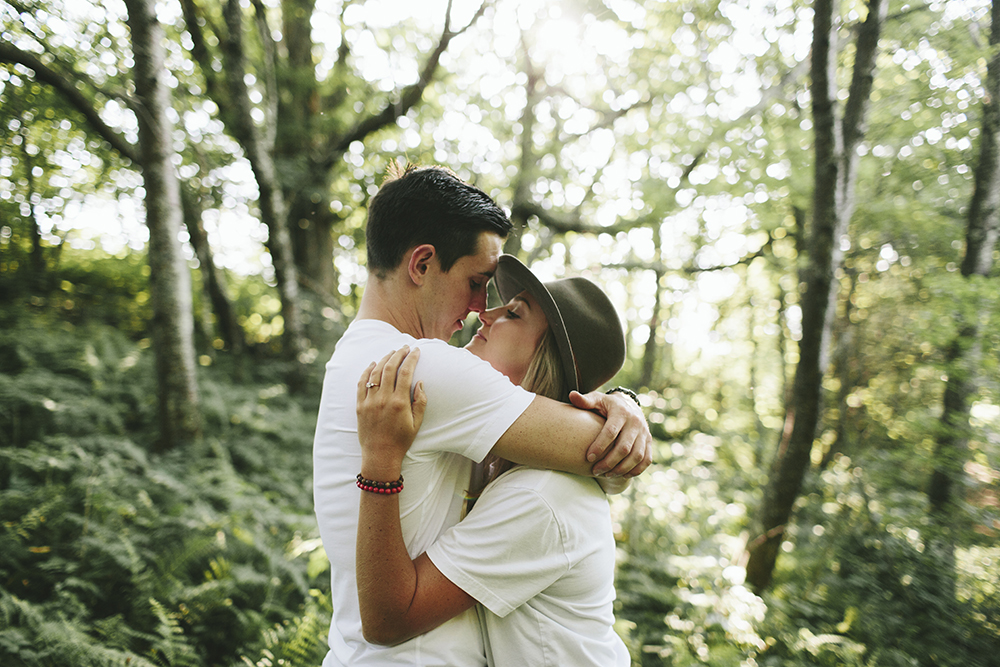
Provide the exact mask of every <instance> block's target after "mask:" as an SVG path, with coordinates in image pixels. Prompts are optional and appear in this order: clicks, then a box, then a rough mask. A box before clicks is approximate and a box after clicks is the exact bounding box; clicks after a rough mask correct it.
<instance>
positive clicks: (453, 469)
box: [313, 320, 535, 667]
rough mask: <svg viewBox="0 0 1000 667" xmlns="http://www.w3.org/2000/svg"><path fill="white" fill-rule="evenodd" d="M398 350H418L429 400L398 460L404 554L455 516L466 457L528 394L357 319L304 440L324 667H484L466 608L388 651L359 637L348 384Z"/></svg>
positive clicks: (477, 362)
mask: <svg viewBox="0 0 1000 667" xmlns="http://www.w3.org/2000/svg"><path fill="white" fill-rule="evenodd" d="M403 345H409V346H411V347H420V363H419V364H418V365H417V370H416V373H415V379H414V383H416V381H418V380H419V381H422V382H423V384H424V391H425V392H426V394H427V399H428V404H427V410H426V412H425V413H424V420H423V424H422V425H421V427H420V431H419V433H418V434H417V438H416V440H415V441H414V443H413V446H412V447H411V448H410V451H409V453H408V454H407V455H406V459H405V460H404V461H403V478H404V480H405V481H404V485H403V491H402V493H400V494H399V508H400V520H401V523H402V528H403V540H404V542H405V544H406V548H407V551H408V552H409V554H410V557H411V558H415V557H416V556H419V555H420V554H421V553H423V552H424V551H425V550H426V549H427V547H429V546H430V545H431V544H432V543H433V542H434V540H435V539H437V538H438V537H439V536H440V535H441V533H443V532H444V531H445V530H446V529H447V528H449V527H450V526H452V525H454V524H455V523H457V522H458V520H459V518H460V517H461V512H462V506H463V502H464V499H465V491H466V490H467V489H468V486H469V472H470V470H471V466H472V461H476V462H479V461H481V460H482V459H483V458H484V457H485V456H486V454H487V453H489V451H490V449H492V448H493V445H494V444H495V443H496V441H497V440H498V439H499V438H500V436H501V435H503V433H504V432H505V431H506V430H507V429H508V428H509V427H510V425H511V424H513V423H514V421H515V420H516V419H517V418H518V417H519V416H520V415H521V413H523V412H524V410H525V409H526V408H527V407H528V405H529V404H530V403H531V401H532V400H533V399H534V397H535V396H534V394H531V393H529V392H527V391H525V390H524V389H523V388H521V387H518V386H515V385H514V384H512V383H511V382H510V381H509V380H508V379H507V378H506V377H504V376H503V375H502V374H501V373H499V372H497V371H496V370H494V369H493V367H492V366H490V365H489V364H488V363H486V362H484V361H482V360H481V359H479V358H478V357H476V356H475V355H473V354H470V353H469V352H467V351H465V350H462V349H459V348H456V347H452V346H451V345H448V344H447V343H445V342H444V341H440V340H432V339H420V340H417V339H415V338H413V337H412V336H409V335H406V334H403V333H400V332H399V331H398V330H396V329H395V328H394V327H393V326H392V325H390V324H387V323H386V322H382V321H378V320H356V321H354V322H353V323H352V324H351V325H350V326H349V327H348V329H347V331H346V332H345V333H344V336H343V337H342V338H341V339H340V341H339V342H338V343H337V347H336V350H335V352H334V353H333V356H332V357H331V359H330V361H329V362H328V363H327V365H326V377H325V379H324V381H323V396H322V399H321V401H320V407H319V416H318V420H317V424H316V437H315V440H314V443H313V498H314V502H315V506H316V518H317V521H318V523H319V532H320V537H321V538H322V539H323V546H324V548H325V549H326V553H327V556H328V557H329V559H330V564H331V582H332V595H333V621H332V623H331V625H330V638H329V642H330V651H329V652H328V653H327V656H326V659H325V660H324V661H323V665H324V667H333V666H340V665H344V666H348V665H350V666H353V665H410V666H412V665H416V666H421V667H432V666H436V665H442V666H444V665H448V666H450V667H465V666H466V665H470V666H471V665H477V666H481V665H483V664H484V662H485V659H484V648H483V642H482V634H481V632H480V628H479V623H478V620H477V618H476V614H475V611H474V610H469V611H467V612H465V613H464V614H461V615H459V616H457V617H455V618H453V619H451V620H450V621H448V622H446V623H444V624H443V625H441V626H439V627H437V628H435V629H434V630H432V631H430V632H428V633H426V634H424V635H421V636H419V637H415V638H413V639H411V640H409V641H406V642H403V643H402V644H400V645H398V646H394V647H381V646H375V645H373V644H369V643H367V642H365V641H364V638H363V636H362V633H361V612H360V610H359V608H358V589H357V579H356V576H355V548H356V543H357V532H358V500H359V495H360V494H361V493H362V491H361V490H360V489H358V488H357V486H356V485H355V482H356V478H357V474H358V473H359V472H360V471H361V446H360V444H359V443H358V432H357V428H358V426H357V412H356V410H357V383H358V378H360V377H361V373H362V371H364V369H365V368H366V367H367V366H368V365H369V364H370V363H371V362H373V361H378V360H379V359H381V358H382V357H383V356H385V354H387V353H388V352H390V351H392V350H396V349H399V348H400V347H402V346H403Z"/></svg>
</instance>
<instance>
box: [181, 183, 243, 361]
mask: <svg viewBox="0 0 1000 667" xmlns="http://www.w3.org/2000/svg"><path fill="white" fill-rule="evenodd" d="M181 202H182V206H183V211H184V226H185V227H186V228H187V230H188V236H190V237H191V246H192V247H193V248H194V252H195V255H196V256H197V257H198V263H199V264H200V265H201V276H202V278H201V280H202V284H203V287H204V290H205V296H206V297H207V298H208V301H209V303H211V304H212V312H213V313H214V314H215V320H216V321H215V329H216V331H217V332H218V335H219V337H220V338H222V341H223V343H224V345H225V346H226V347H227V348H229V350H230V352H232V353H233V356H235V357H240V356H241V355H242V354H243V353H244V352H245V350H246V338H245V336H244V334H243V328H242V327H241V326H240V325H239V323H238V322H237V321H236V313H235V311H234V310H233V304H232V302H231V301H230V300H229V296H228V295H227V294H226V277H225V275H224V274H223V273H222V272H221V271H220V270H219V268H218V267H217V266H215V261H214V259H213V256H212V247H211V246H210V245H209V243H208V234H206V233H205V226H204V225H203V224H202V222H201V206H200V204H199V203H198V195H197V194H195V193H194V192H191V191H190V190H182V191H181Z"/></svg>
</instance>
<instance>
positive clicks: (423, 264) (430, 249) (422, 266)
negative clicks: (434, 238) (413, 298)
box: [407, 243, 437, 285]
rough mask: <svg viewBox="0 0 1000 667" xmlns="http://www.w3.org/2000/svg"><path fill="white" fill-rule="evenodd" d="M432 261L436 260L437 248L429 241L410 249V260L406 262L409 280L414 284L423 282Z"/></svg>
mask: <svg viewBox="0 0 1000 667" xmlns="http://www.w3.org/2000/svg"><path fill="white" fill-rule="evenodd" d="M433 261H437V250H435V248H434V246H432V245H431V244H429V243H425V244H423V245H418V246H417V247H416V248H414V249H413V250H411V251H410V261H409V264H407V271H408V272H409V274H410V280H412V281H413V283H414V284H415V285H423V284H424V277H425V276H426V275H427V271H428V270H430V267H431V262H433Z"/></svg>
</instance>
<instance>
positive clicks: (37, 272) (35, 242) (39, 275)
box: [21, 117, 46, 289]
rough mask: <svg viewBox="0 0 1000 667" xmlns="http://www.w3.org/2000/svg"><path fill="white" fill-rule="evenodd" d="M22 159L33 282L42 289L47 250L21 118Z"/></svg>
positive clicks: (32, 166)
mask: <svg viewBox="0 0 1000 667" xmlns="http://www.w3.org/2000/svg"><path fill="white" fill-rule="evenodd" d="M21 159H22V160H23V161H24V176H25V179H27V181H28V210H30V211H31V214H30V216H29V217H30V219H29V220H28V226H29V227H30V235H31V282H32V283H33V284H34V286H35V288H37V289H41V288H42V286H43V285H44V284H45V282H46V281H45V254H44V252H45V248H44V247H43V246H42V230H41V228H40V227H39V226H38V210H37V209H36V208H35V204H34V202H35V173H34V168H35V167H34V160H33V158H32V156H31V153H29V152H28V130H27V124H26V123H25V122H24V118H23V117H22V118H21Z"/></svg>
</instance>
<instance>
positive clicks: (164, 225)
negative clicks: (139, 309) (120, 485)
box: [126, 0, 201, 450]
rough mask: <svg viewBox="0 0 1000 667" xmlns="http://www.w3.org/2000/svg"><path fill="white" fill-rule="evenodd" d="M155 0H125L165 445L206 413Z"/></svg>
mask: <svg viewBox="0 0 1000 667" xmlns="http://www.w3.org/2000/svg"><path fill="white" fill-rule="evenodd" d="M154 4H155V3H154V0H126V6H127V8H128V25H129V29H130V30H131V33H132V53H133V58H134V61H135V66H134V77H135V94H136V100H137V109H136V117H137V120H138V124H139V147H140V153H141V163H142V177H143V186H144V187H145V190H146V200H145V204H146V226H147V227H148V228H149V251H148V255H149V267H150V276H149V283H150V287H149V290H150V300H151V302H152V305H153V321H152V325H151V329H152V338H153V350H154V352H155V354H156V373H157V379H158V382H159V419H160V440H159V441H158V442H157V448H158V449H160V450H166V449H170V448H173V447H177V446H179V445H184V444H187V443H190V442H192V441H194V440H196V439H197V438H199V437H200V435H201V414H200V412H199V409H198V387H197V382H196V377H195V354H194V339H193V338H194V317H193V314H192V312H191V309H192V303H191V274H190V272H189V270H188V267H187V263H186V262H185V261H184V256H183V254H182V252H181V244H180V240H179V239H178V233H179V232H180V226H181V202H180V186H179V184H178V182H177V177H176V175H175V174H174V167H173V163H172V157H173V154H174V153H173V149H172V139H171V133H172V131H173V127H172V123H171V121H170V116H169V114H168V110H169V109H170V92H169V88H168V87H167V85H166V82H165V81H164V79H163V77H164V75H165V73H166V71H167V70H166V66H165V64H164V49H163V44H164V42H165V41H166V37H165V35H164V33H163V28H162V27H161V26H160V24H159V23H158V22H157V19H156V9H155V6H154Z"/></svg>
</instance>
